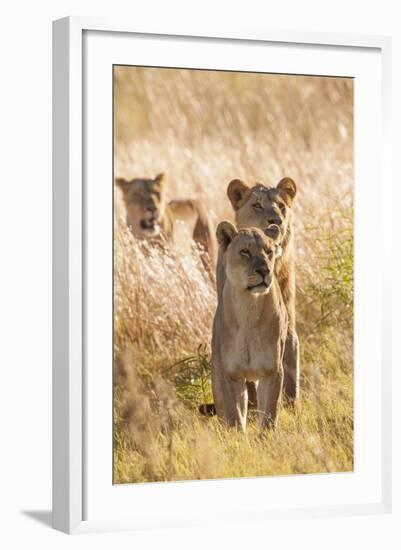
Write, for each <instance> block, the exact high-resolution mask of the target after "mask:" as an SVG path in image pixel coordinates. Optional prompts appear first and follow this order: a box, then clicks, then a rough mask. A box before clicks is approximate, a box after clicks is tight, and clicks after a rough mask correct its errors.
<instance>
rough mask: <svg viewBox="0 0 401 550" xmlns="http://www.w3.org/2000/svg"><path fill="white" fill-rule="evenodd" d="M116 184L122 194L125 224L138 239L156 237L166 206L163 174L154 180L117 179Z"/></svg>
mask: <svg viewBox="0 0 401 550" xmlns="http://www.w3.org/2000/svg"><path fill="white" fill-rule="evenodd" d="M116 184H117V185H118V186H119V187H120V188H121V190H122V192H123V197H124V202H125V207H126V209H127V223H128V225H130V226H131V229H132V232H133V233H134V235H135V236H136V237H138V238H140V239H147V238H150V237H157V236H158V235H159V233H160V222H161V219H162V217H163V214H164V209H165V205H166V200H165V193H164V186H165V177H164V174H159V175H157V176H156V177H155V179H146V178H135V179H133V180H130V181H126V180H125V179H122V178H119V179H117V180H116Z"/></svg>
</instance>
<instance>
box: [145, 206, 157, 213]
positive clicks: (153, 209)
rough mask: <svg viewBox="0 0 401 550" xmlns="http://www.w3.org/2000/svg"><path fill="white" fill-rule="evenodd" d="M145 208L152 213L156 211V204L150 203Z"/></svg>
mask: <svg viewBox="0 0 401 550" xmlns="http://www.w3.org/2000/svg"><path fill="white" fill-rule="evenodd" d="M146 210H147V211H148V212H151V213H152V214H153V212H156V206H155V205H154V204H150V205H149V206H148V207H147V209H146Z"/></svg>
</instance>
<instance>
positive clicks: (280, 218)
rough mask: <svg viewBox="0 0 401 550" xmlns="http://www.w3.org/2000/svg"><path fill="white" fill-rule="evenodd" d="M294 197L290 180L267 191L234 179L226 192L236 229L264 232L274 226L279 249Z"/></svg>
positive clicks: (294, 193) (283, 240)
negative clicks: (277, 227)
mask: <svg viewBox="0 0 401 550" xmlns="http://www.w3.org/2000/svg"><path fill="white" fill-rule="evenodd" d="M296 193H297V187H296V185H295V182H294V181H293V180H292V179H291V178H283V179H282V180H281V181H280V182H279V183H278V184H277V186H276V187H268V186H266V185H263V184H262V183H257V184H256V185H254V186H253V187H250V186H248V185H247V184H246V183H244V182H242V181H241V180H238V179H236V180H233V181H231V182H230V184H229V185H228V188H227V194H228V198H229V199H230V201H231V204H232V206H233V208H234V210H235V221H236V223H237V226H238V228H243V227H257V228H259V229H261V230H262V231H264V230H265V228H266V227H268V226H269V225H271V224H274V225H277V226H279V229H280V233H281V241H282V242H283V248H284V247H285V241H286V236H287V234H288V230H289V227H290V222H291V207H292V203H293V200H294V198H295V195H296Z"/></svg>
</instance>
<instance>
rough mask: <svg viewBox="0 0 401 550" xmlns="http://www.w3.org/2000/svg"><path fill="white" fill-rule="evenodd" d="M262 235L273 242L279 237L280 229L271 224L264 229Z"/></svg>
mask: <svg viewBox="0 0 401 550" xmlns="http://www.w3.org/2000/svg"><path fill="white" fill-rule="evenodd" d="M264 234H265V235H266V236H267V237H270V238H271V239H272V240H273V241H277V239H278V238H279V236H280V228H279V226H278V225H276V224H275V223H272V224H270V225H269V226H268V227H266V229H264Z"/></svg>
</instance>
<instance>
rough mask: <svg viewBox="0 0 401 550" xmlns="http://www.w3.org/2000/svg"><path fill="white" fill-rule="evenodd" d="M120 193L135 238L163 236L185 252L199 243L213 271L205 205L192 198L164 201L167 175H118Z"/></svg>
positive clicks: (211, 238) (211, 237)
mask: <svg viewBox="0 0 401 550" xmlns="http://www.w3.org/2000/svg"><path fill="white" fill-rule="evenodd" d="M116 184H117V185H118V186H119V187H120V188H121V190H122V192H123V198H124V202H125V207H126V211H127V225H128V226H129V227H130V228H131V231H132V233H133V234H134V235H135V237H137V238H138V239H153V240H159V241H160V240H161V239H164V240H165V241H167V242H168V243H170V244H172V245H173V246H174V247H175V248H176V249H177V250H179V251H180V252H182V253H185V254H188V253H189V252H190V250H191V245H192V243H193V242H195V243H197V244H198V245H199V249H200V252H201V258H202V261H203V263H204V265H205V267H206V268H207V269H208V271H212V270H213V268H214V266H215V263H216V245H215V241H214V230H213V226H212V223H211V220H210V218H209V215H208V213H207V211H206V209H205V207H204V206H203V205H202V204H201V203H200V202H199V201H195V200H174V201H170V202H167V200H166V191H165V189H166V178H165V175H164V174H158V175H157V176H156V177H155V178H154V179H151V178H135V179H132V180H129V181H126V180H125V179H123V178H118V179H117V180H116Z"/></svg>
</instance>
